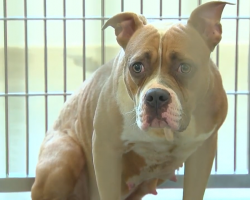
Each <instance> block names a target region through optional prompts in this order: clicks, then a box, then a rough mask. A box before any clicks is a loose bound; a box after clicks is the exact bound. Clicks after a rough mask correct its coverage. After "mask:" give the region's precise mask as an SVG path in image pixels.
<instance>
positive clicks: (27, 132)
mask: <svg viewBox="0 0 250 200" xmlns="http://www.w3.org/2000/svg"><path fill="white" fill-rule="evenodd" d="M24 16H25V17H27V0H24ZM24 43H25V46H24V51H25V61H24V62H25V93H27V94H28V93H29V63H28V22H27V21H24ZM25 106H26V109H25V115H26V119H25V120H26V175H29V96H25Z"/></svg>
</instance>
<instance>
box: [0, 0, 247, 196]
mask: <svg viewBox="0 0 250 200" xmlns="http://www.w3.org/2000/svg"><path fill="white" fill-rule="evenodd" d="M0 2H1V1H0ZM41 2H42V6H43V13H42V15H43V16H39V17H37V16H35V17H33V16H29V14H28V11H27V10H28V9H27V7H28V4H29V0H23V1H22V3H23V4H22V7H20V8H19V9H22V10H23V16H17V15H16V16H15V15H14V16H9V15H8V13H7V10H8V5H9V4H10V1H8V2H7V0H2V11H1V12H2V16H0V26H1V25H2V29H0V30H2V33H3V34H2V37H3V52H2V58H3V72H4V74H3V80H4V81H3V85H4V87H3V89H1V91H0V99H2V100H3V102H4V109H2V110H1V113H4V119H5V121H4V131H5V133H4V138H5V147H4V149H3V150H4V151H5V160H1V161H0V162H1V165H2V163H5V167H4V168H5V169H4V175H1V176H0V192H21V191H30V188H31V185H32V183H33V182H34V176H33V175H31V174H30V170H31V169H30V167H29V166H30V165H29V162H30V160H29V151H31V149H30V147H29V142H30V141H29V139H30V137H31V135H32V134H33V133H32V132H31V131H29V126H31V123H30V118H31V117H30V116H29V113H30V107H29V105H30V104H29V103H30V98H31V97H42V98H44V109H45V110H44V112H45V120H44V121H45V123H44V126H45V130H47V129H48V126H49V125H48V98H49V97H51V96H60V97H63V100H64V101H65V100H66V99H67V96H69V95H70V94H71V91H69V90H68V88H67V78H68V77H67V70H68V68H67V66H68V65H67V59H69V58H68V57H67V53H68V46H67V39H66V34H67V22H69V21H79V22H80V23H82V45H81V47H82V50H81V51H82V57H81V58H80V60H79V58H78V62H80V63H81V65H82V75H81V76H82V79H83V80H84V79H85V78H86V69H87V67H88V66H87V65H86V53H87V50H86V29H87V28H88V27H87V23H89V22H91V23H92V22H94V21H100V22H101V25H103V24H104V22H105V20H107V19H108V18H109V17H110V16H107V15H106V13H105V7H106V5H107V2H111V1H108V0H100V5H98V6H100V15H99V16H89V15H87V14H86V9H85V8H86V4H87V0H82V2H81V3H82V5H81V9H82V15H81V16H73V17H69V16H67V12H66V9H67V1H66V0H61V2H62V8H63V11H62V15H61V16H53V17H51V16H48V14H47V4H48V1H47V0H41ZM127 2H128V0H121V1H120V2H119V4H120V10H117V11H116V12H120V11H126V9H125V6H126V3H127ZM133 2H135V1H133ZM148 2H149V1H146V0H140V1H139V0H138V2H137V3H138V5H139V6H137V8H138V9H139V10H137V12H138V13H142V14H145V16H147V18H148V19H149V20H167V19H171V20H187V18H188V17H187V16H183V13H182V9H183V6H182V5H183V4H186V2H187V1H185V0H178V1H175V4H176V8H177V9H176V12H175V16H170V17H169V16H167V17H166V16H164V13H163V6H164V5H166V2H167V0H165V1H164V0H159V2H158V5H159V7H158V11H157V12H158V13H159V14H158V16H153V17H152V16H148V15H147V12H145V11H144V10H145V7H146V6H147V5H146V3H148ZM169 2H170V1H168V3H169ZM195 2H196V3H195V4H196V5H195V6H197V5H200V4H201V3H204V2H205V1H203V2H202V1H201V0H198V1H197V0H195ZM241 3H242V1H241ZM245 3H246V1H245ZM172 4H174V3H173V1H172ZM240 5H242V4H240V0H237V2H236V6H235V10H236V14H235V16H234V15H227V16H223V20H224V21H226V20H234V21H235V30H233V31H234V32H235V40H234V56H235V61H234V63H233V64H232V66H231V67H233V68H234V70H235V71H234V80H235V81H234V86H233V87H234V89H233V90H227V95H228V97H230V98H231V97H232V98H233V100H234V101H233V109H232V110H233V123H234V124H233V149H234V150H233V166H232V168H233V172H232V173H228V174H227V173H225V174H223V173H217V169H218V160H219V159H218V157H217V155H216V157H215V162H214V166H213V170H214V173H213V174H212V175H211V177H210V180H209V183H208V187H210V188H250V159H249V154H250V137H249V135H250V93H249V89H250V80H249V74H250V44H249V41H250V36H249V38H248V44H247V51H248V61H247V64H246V66H245V67H246V71H245V75H246V76H248V77H247V78H248V82H247V89H245V90H240V89H238V81H239V78H238V72H239V50H240V49H239V46H240V44H239V39H240V38H239V37H240V34H239V24H240V22H241V21H247V22H248V27H250V10H249V12H248V14H247V15H244V16H243V15H240ZM52 20H53V21H61V22H62V27H63V33H62V34H63V48H62V52H63V69H62V70H63V89H62V90H61V91H59V92H58V91H57V92H51V91H49V90H48V48H49V47H48V36H49V34H48V32H47V27H48V23H49V22H50V21H52ZM12 21H21V22H23V26H24V29H23V30H24V38H23V40H24V46H23V51H24V65H25V67H24V77H25V80H24V87H25V89H24V91H23V92H17V91H10V90H9V85H10V81H9V80H8V77H9V74H8V73H9V71H10V68H9V63H10V62H11V61H10V59H9V52H10V47H9V44H8V43H9V40H8V38H9V34H10V32H9V29H8V24H9V23H10V22H12ZM30 21H40V22H42V23H43V42H44V43H43V45H44V48H43V55H44V65H43V73H44V90H43V91H38V92H30V91H29V88H30V83H29V78H30V77H29V53H28V52H29V36H28V27H29V22H30ZM99 28H100V29H101V27H99ZM100 34H101V44H100V45H101V47H100V49H101V63H102V64H103V63H104V62H105V61H106V60H107V59H106V57H105V54H106V52H107V51H105V50H106V49H105V42H106V40H105V39H106V38H105V31H104V32H103V31H102V32H101V31H100ZM248 35H250V34H248ZM220 46H221V45H219V46H218V47H217V48H216V50H215V53H214V60H215V62H216V63H217V64H218V66H219V67H220V55H219V53H220ZM96 56H98V55H96ZM74 61H75V62H76V60H74ZM0 80H1V79H0ZM79 84H80V83H79ZM242 96H244V97H246V101H247V104H246V105H245V110H246V115H247V117H246V119H245V124H246V126H247V127H248V128H247V132H246V135H247V137H245V142H246V145H247V148H246V152H245V153H246V159H247V167H246V172H244V173H237V147H238V143H237V141H236V140H237V133H238V130H237V120H238V115H237V111H238V110H237V108H238V104H237V102H238V99H239V98H240V97H242ZM12 97H18V98H23V99H24V102H25V105H24V106H25V126H26V129H25V137H26V139H25V140H26V147H25V152H26V169H25V172H24V173H23V174H22V175H13V174H12V173H11V170H10V156H11V155H10V154H11V153H10V148H11V147H10V134H9V130H10V123H9V117H10V114H9V112H10V111H9V109H11V108H10V106H9V101H10V98H12ZM1 108H2V107H1ZM238 134H240V133H238ZM0 137H1V140H2V138H3V137H2V135H0ZM219 146H220V144H219ZM0 148H1V147H0ZM1 150H2V149H1ZM177 178H178V182H177V183H173V182H166V183H164V184H163V185H162V187H167V188H180V187H182V182H183V171H182V172H181V171H180V172H179V175H178V176H177Z"/></svg>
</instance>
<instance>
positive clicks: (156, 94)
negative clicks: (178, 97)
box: [145, 88, 171, 108]
mask: <svg viewBox="0 0 250 200" xmlns="http://www.w3.org/2000/svg"><path fill="white" fill-rule="evenodd" d="M170 98H171V96H170V93H169V92H168V91H167V90H163V89H160V88H152V89H149V90H148V91H147V93H146V96H145V99H146V103H147V104H148V105H149V106H152V107H154V108H160V107H161V106H163V105H166V104H167V103H169V101H170Z"/></svg>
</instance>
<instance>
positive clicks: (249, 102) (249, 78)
mask: <svg viewBox="0 0 250 200" xmlns="http://www.w3.org/2000/svg"><path fill="white" fill-rule="evenodd" d="M249 27H250V20H249ZM248 91H250V34H249V44H248ZM247 153H248V174H249V175H250V156H249V155H250V92H249V94H248V152H247ZM249 180H250V179H249Z"/></svg>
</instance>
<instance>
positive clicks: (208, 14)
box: [188, 1, 234, 51]
mask: <svg viewBox="0 0 250 200" xmlns="http://www.w3.org/2000/svg"><path fill="white" fill-rule="evenodd" d="M226 4H231V5H234V4H232V3H228V2H221V1H213V2H208V3H205V4H202V5H200V6H199V7H197V8H196V9H195V10H194V11H193V12H192V13H191V16H190V18H189V20H188V25H191V26H193V27H194V28H195V29H196V30H197V31H198V32H199V33H200V34H201V36H202V37H203V39H204V40H205V42H206V44H207V45H208V47H209V49H210V50H211V51H213V50H214V48H215V46H216V45H217V44H218V43H219V42H220V40H221V34H222V27H221V24H220V20H221V14H222V11H223V9H224V7H225V5H226Z"/></svg>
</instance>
